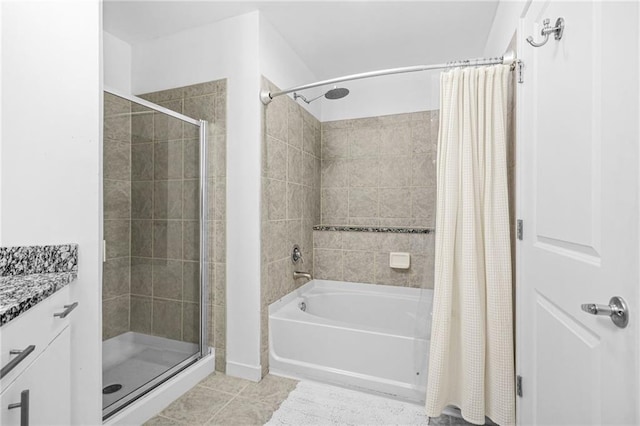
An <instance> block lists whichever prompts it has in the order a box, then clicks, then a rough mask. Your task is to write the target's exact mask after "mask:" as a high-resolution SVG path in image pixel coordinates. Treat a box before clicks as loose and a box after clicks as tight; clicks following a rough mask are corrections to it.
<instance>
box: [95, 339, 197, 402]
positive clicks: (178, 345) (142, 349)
mask: <svg viewBox="0 0 640 426" xmlns="http://www.w3.org/2000/svg"><path fill="white" fill-rule="evenodd" d="M197 352H198V345H197V344H195V343H188V342H181V341H178V340H171V339H166V338H163V337H157V336H149V335H146V334H142V333H135V332H127V333H124V334H121V335H119V336H116V337H113V338H111V339H109V340H106V341H104V342H103V344H102V386H103V388H106V387H107V386H110V385H121V386H122V387H121V388H120V389H119V390H117V391H115V392H111V393H106V394H104V393H103V395H102V408H103V409H105V408H107V407H109V406H110V405H112V404H113V403H115V402H116V401H118V400H119V399H120V398H122V397H124V396H126V395H128V394H129V393H131V392H132V391H134V390H135V389H137V388H139V387H140V386H142V385H143V384H145V383H147V382H149V381H150V380H152V379H154V378H155V377H157V376H159V375H160V374H162V373H164V372H165V371H167V370H168V369H169V368H171V367H173V366H175V365H177V364H179V363H180V362H182V361H184V360H185V359H187V358H189V357H190V356H191V355H193V354H195V353H197Z"/></svg>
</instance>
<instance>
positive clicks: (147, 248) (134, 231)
mask: <svg viewBox="0 0 640 426" xmlns="http://www.w3.org/2000/svg"><path fill="white" fill-rule="evenodd" d="M152 224H153V222H152V221H151V220H132V221H131V255H132V256H137V257H151V256H152V247H153V238H152V236H153V226H152Z"/></svg>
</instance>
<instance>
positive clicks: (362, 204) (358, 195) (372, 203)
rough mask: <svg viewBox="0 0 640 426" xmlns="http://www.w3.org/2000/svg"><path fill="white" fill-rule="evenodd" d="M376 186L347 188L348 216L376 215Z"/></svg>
mask: <svg viewBox="0 0 640 426" xmlns="http://www.w3.org/2000/svg"><path fill="white" fill-rule="evenodd" d="M377 216H378V188H350V189H349V217H377Z"/></svg>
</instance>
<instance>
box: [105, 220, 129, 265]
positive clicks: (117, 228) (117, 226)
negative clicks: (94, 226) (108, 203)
mask: <svg viewBox="0 0 640 426" xmlns="http://www.w3.org/2000/svg"><path fill="white" fill-rule="evenodd" d="M104 239H105V241H106V242H107V250H106V251H107V252H106V257H107V259H112V258H114V257H123V256H129V255H130V241H131V224H130V222H129V221H128V220H121V219H119V220H105V221H104Z"/></svg>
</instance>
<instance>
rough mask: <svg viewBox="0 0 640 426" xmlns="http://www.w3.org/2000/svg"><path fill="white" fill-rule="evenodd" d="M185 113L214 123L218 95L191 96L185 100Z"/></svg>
mask: <svg viewBox="0 0 640 426" xmlns="http://www.w3.org/2000/svg"><path fill="white" fill-rule="evenodd" d="M184 114H185V115H187V116H189V117H191V118H195V119H199V120H207V121H209V122H211V123H213V122H214V121H215V119H216V95H214V94H211V95H205V96H197V97H195V96H194V97H189V98H186V99H185V100H184Z"/></svg>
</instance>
